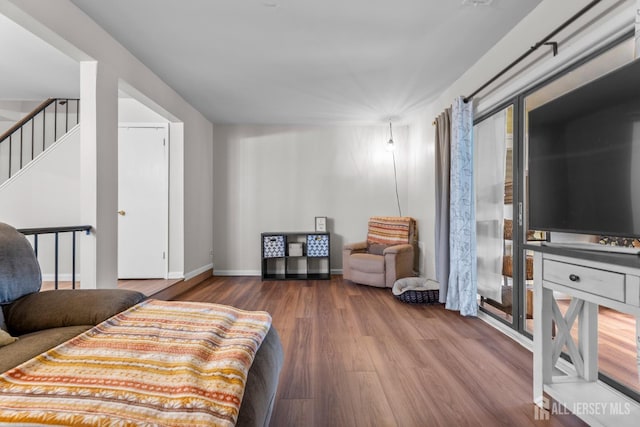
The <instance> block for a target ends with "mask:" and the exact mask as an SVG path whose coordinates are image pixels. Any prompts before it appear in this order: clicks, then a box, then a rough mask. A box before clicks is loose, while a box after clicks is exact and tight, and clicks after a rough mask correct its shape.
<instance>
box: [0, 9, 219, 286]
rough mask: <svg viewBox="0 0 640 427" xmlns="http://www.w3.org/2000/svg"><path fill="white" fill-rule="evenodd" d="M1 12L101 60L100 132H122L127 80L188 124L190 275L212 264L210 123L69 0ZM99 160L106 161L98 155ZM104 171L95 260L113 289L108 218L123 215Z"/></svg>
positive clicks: (112, 180)
mask: <svg viewBox="0 0 640 427" xmlns="http://www.w3.org/2000/svg"><path fill="white" fill-rule="evenodd" d="M0 12H1V13H4V14H5V15H7V16H9V17H10V18H11V19H13V20H15V21H17V22H18V23H19V24H21V25H23V26H24V27H25V28H27V29H29V30H30V31H32V32H34V33H36V34H37V35H40V36H41V37H43V38H44V39H45V40H46V41H48V42H49V43H51V44H52V45H54V46H55V47H57V48H59V49H60V50H61V51H63V52H64V53H66V54H68V55H69V56H71V57H73V58H74V59H76V60H78V61H96V62H97V64H98V67H97V85H98V86H99V87H100V89H99V90H98V91H97V96H98V100H97V102H98V104H97V105H98V108H97V110H96V111H97V112H98V125H97V127H98V129H100V128H102V127H103V126H107V127H113V128H114V129H113V132H111V131H109V133H115V132H116V129H115V127H116V126H117V115H115V116H114V114H113V112H115V111H116V110H117V107H116V104H117V93H116V92H117V89H118V86H119V85H120V84H121V83H122V82H124V83H126V84H127V85H128V86H130V87H133V88H135V89H136V90H137V91H139V92H140V93H141V94H143V95H144V96H145V97H146V98H147V99H149V100H151V101H152V102H153V103H154V104H155V105H157V106H159V107H160V108H161V109H162V111H158V110H156V111H157V112H158V113H161V114H162V115H163V117H166V118H169V119H171V121H172V122H181V123H183V126H184V165H185V166H184V169H183V174H184V175H183V178H184V179H183V186H184V209H183V215H184V233H183V235H184V242H183V244H184V273H185V276H187V277H189V276H190V275H191V274H194V273H195V272H197V271H200V270H202V269H203V268H206V267H207V266H210V265H211V257H210V255H209V253H210V250H211V248H212V239H213V224H212V220H211V218H212V217H213V194H212V193H213V192H212V191H211V189H212V185H213V182H212V179H213V173H212V157H213V152H212V138H213V134H212V128H213V126H212V124H211V123H210V122H209V121H208V120H207V119H205V118H204V117H203V116H202V114H201V113H200V112H198V111H197V110H195V109H194V108H193V107H192V106H191V105H189V104H188V103H187V102H185V101H184V100H183V99H182V98H181V97H180V95H178V94H177V93H176V92H175V91H174V90H173V89H171V88H170V87H169V86H167V85H166V84H165V83H164V82H163V81H162V80H161V79H160V78H159V77H158V76H157V75H155V74H154V73H153V72H152V71H151V70H149V69H148V68H147V67H146V66H145V65H143V64H142V63H141V62H140V61H139V60H138V59H136V58H135V57H134V56H133V55H131V54H130V53H129V52H128V51H127V50H125V49H124V48H123V47H122V46H121V45H120V44H119V43H118V42H117V41H115V40H114V39H113V38H112V37H111V36H109V34H107V33H106V32H105V31H104V30H102V29H101V28H100V27H99V26H98V25H97V24H95V23H94V22H93V21H92V20H91V19H89V18H88V17H87V15H85V14H84V13H83V12H81V11H80V10H79V9H78V8H77V7H75V5H73V4H72V3H71V2H70V1H66V0H60V1H55V2H54V1H50V2H42V1H39V0H0ZM114 79H115V80H116V82H115V84H114ZM105 88H106V89H108V90H109V91H114V93H113V95H109V94H107V93H105V92H103V90H104V89H105ZM84 120H86V117H83V121H84ZM84 128H85V126H83V129H84ZM86 130H87V131H88V129H86ZM97 137H98V138H103V137H104V134H103V133H101V132H98V133H97ZM84 143H85V141H84V140H83V144H84ZM94 144H95V142H94ZM111 151H112V150H111V149H109V151H108V153H107V154H108V156H107V157H108V158H110V159H111V158H113V157H114V156H113V155H112V154H111ZM98 159H99V160H98V161H101V159H100V157H98ZM101 169H103V170H102V171H98V172H96V173H95V175H96V176H97V177H98V179H99V180H100V181H101V184H99V185H98V186H97V190H96V191H97V192H98V194H97V203H96V205H97V212H96V215H95V217H96V218H98V219H101V218H102V219H101V220H100V222H102V223H103V224H102V226H101V229H100V230H98V233H101V234H99V235H98V238H100V239H106V240H108V242H107V244H106V245H104V247H103V250H104V251H105V253H103V254H101V256H99V257H97V259H96V262H98V263H103V264H104V265H105V266H106V267H105V268H106V269H107V270H109V274H105V277H106V280H107V281H109V282H110V283H106V284H103V285H101V286H107V287H112V286H115V277H116V274H115V271H113V270H114V269H115V265H116V264H117V263H116V262H115V259H116V253H115V244H113V242H115V237H113V235H115V232H116V221H115V220H113V221H112V220H106V218H110V215H113V213H114V212H116V211H117V206H116V205H117V197H113V194H114V193H115V192H116V191H117V190H116V189H117V179H116V176H117V174H109V173H107V172H109V171H108V169H113V168H101ZM116 170H117V169H116ZM111 282H113V283H111Z"/></svg>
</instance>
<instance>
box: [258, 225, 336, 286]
mask: <svg viewBox="0 0 640 427" xmlns="http://www.w3.org/2000/svg"><path fill="white" fill-rule="evenodd" d="M290 244H294V245H300V244H301V245H302V252H301V254H298V253H296V254H293V255H291V254H290V249H291V248H290V246H289V245H290ZM260 245H261V247H262V262H261V265H262V280H329V279H330V278H331V261H330V259H331V258H330V257H331V236H330V233H329V232H322V231H302V232H290V231H287V232H265V233H262V234H261V235H260Z"/></svg>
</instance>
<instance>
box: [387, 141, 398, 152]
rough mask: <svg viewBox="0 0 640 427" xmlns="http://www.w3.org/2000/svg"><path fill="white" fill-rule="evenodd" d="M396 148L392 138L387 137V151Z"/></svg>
mask: <svg viewBox="0 0 640 427" xmlns="http://www.w3.org/2000/svg"><path fill="white" fill-rule="evenodd" d="M395 149H396V144H395V143H394V142H393V139H389V141H387V151H394V150H395Z"/></svg>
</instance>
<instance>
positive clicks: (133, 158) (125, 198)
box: [118, 123, 169, 279]
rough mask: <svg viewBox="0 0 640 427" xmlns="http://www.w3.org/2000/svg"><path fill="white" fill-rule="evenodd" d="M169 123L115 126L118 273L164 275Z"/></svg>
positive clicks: (126, 276)
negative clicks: (116, 144)
mask: <svg viewBox="0 0 640 427" xmlns="http://www.w3.org/2000/svg"><path fill="white" fill-rule="evenodd" d="M168 144H169V128H168V125H167V124H165V123H160V124H140V123H135V124H130V125H127V124H123V123H121V124H120V125H119V127H118V278H119V279H166V278H167V276H168V253H169V251H168V246H169V242H168V235H169V233H168V226H169V225H168V219H169V179H168V176H169V173H168V172H169V171H168V169H169V158H168V157H169V156H168Z"/></svg>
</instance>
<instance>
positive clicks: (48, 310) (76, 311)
mask: <svg viewBox="0 0 640 427" xmlns="http://www.w3.org/2000/svg"><path fill="white" fill-rule="evenodd" d="M145 298H146V297H145V295H144V294H143V293H141V292H136V291H132V290H127V289H60V290H57V291H44V292H37V293H34V294H30V295H26V296H24V297H22V298H20V299H19V300H17V301H14V302H13V303H11V304H10V305H9V306H8V307H7V308H6V310H5V315H6V321H7V326H8V328H9V331H10V332H11V333H13V334H19V335H21V334H27V333H29V332H34V331H39V330H42V329H48V328H60V327H65V326H76V325H97V324H98V323H100V322H102V321H104V320H107V319H108V318H110V317H111V316H113V315H116V314H118V313H120V312H121V311H123V310H126V309H128V308H129V307H132V306H134V305H136V304H137V303H139V302H140V301H143V300H144V299H145Z"/></svg>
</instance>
